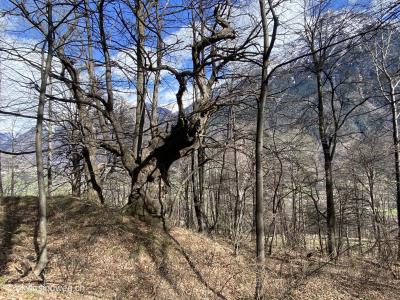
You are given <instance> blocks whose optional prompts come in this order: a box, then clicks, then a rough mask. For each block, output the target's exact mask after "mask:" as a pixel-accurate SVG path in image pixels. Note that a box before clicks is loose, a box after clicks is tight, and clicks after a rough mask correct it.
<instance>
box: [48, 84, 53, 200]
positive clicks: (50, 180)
mask: <svg viewBox="0 0 400 300" xmlns="http://www.w3.org/2000/svg"><path fill="white" fill-rule="evenodd" d="M48 93H49V95H50V96H51V95H52V84H51V77H49V92H48ZM52 109H53V108H52V101H51V100H49V112H48V114H49V121H48V125H47V129H48V137H47V148H48V151H47V195H48V196H49V197H51V195H52V192H53V169H52V161H53V144H52V135H53V124H52V122H51V119H52V118H53V111H52Z"/></svg>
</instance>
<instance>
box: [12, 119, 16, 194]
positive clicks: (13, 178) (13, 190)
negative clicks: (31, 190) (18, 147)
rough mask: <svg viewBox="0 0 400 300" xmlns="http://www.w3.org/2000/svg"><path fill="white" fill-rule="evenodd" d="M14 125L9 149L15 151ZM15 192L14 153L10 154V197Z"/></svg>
mask: <svg viewBox="0 0 400 300" xmlns="http://www.w3.org/2000/svg"><path fill="white" fill-rule="evenodd" d="M15 139H16V137H15V136H14V126H13V129H12V140H11V151H12V152H13V153H14V152H15ZM14 194H15V155H12V156H11V197H13V196H14Z"/></svg>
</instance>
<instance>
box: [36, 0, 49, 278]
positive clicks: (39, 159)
mask: <svg viewBox="0 0 400 300" xmlns="http://www.w3.org/2000/svg"><path fill="white" fill-rule="evenodd" d="M46 6H47V14H48V33H47V39H46V42H47V58H46V63H45V66H44V69H43V70H41V71H42V76H41V85H40V95H39V105H38V111H37V123H36V135H35V150H36V167H37V178H38V189H39V220H38V222H39V226H38V227H39V232H38V236H39V253H38V258H37V263H36V266H35V268H34V270H33V273H34V274H35V275H36V276H39V275H41V274H42V272H43V270H44V268H45V267H46V265H47V261H48V259H47V225H46V223H47V216H46V206H47V203H46V190H45V183H44V167H43V151H42V136H43V116H44V104H45V100H46V88H47V80H48V78H49V74H50V70H51V61H52V58H53V48H52V46H53V45H52V44H53V40H52V37H53V17H52V4H51V1H50V0H48V1H47V3H46ZM44 49H45V47H43V51H42V66H43V65H44V56H45V50H44Z"/></svg>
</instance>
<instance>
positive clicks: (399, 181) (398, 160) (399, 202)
mask: <svg viewBox="0 0 400 300" xmlns="http://www.w3.org/2000/svg"><path fill="white" fill-rule="evenodd" d="M390 105H391V109H392V124H393V146H394V165H395V173H396V207H397V225H398V230H397V231H398V235H397V238H398V247H397V259H398V260H400V152H399V129H398V123H397V119H398V113H397V103H396V97H395V88H394V86H393V84H392V83H391V84H390Z"/></svg>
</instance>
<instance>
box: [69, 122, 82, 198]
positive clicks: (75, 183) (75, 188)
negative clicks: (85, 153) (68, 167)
mask: <svg viewBox="0 0 400 300" xmlns="http://www.w3.org/2000/svg"><path fill="white" fill-rule="evenodd" d="M77 134H78V133H77V130H76V129H72V134H71V136H72V146H71V148H72V158H71V161H72V196H74V197H80V196H81V167H80V161H81V158H80V155H79V153H78V145H77V143H78V136H77Z"/></svg>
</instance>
